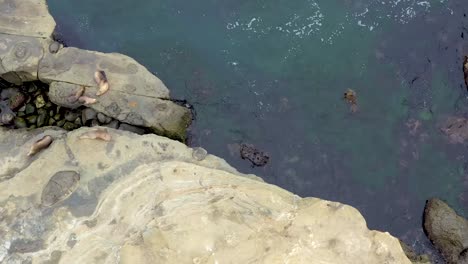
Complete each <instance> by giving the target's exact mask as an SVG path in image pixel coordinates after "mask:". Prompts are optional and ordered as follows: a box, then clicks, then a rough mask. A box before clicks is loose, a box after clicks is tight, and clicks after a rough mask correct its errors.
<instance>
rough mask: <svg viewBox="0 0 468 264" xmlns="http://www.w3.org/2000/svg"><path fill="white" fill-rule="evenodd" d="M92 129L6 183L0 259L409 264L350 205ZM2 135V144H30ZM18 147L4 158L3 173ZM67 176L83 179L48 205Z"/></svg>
mask: <svg viewBox="0 0 468 264" xmlns="http://www.w3.org/2000/svg"><path fill="white" fill-rule="evenodd" d="M92 129H95V128H81V129H78V130H76V131H73V132H69V133H68V134H64V133H63V132H60V133H63V134H55V140H54V143H53V144H52V145H51V146H50V147H49V148H48V149H47V151H44V152H40V153H38V154H37V156H36V157H35V159H34V160H32V161H30V162H29V163H28V164H27V166H25V167H23V168H22V169H18V170H16V172H15V173H14V174H12V175H9V176H10V177H5V178H3V180H2V181H0V204H1V205H2V206H0V211H1V212H0V213H1V216H0V218H1V221H0V234H2V235H1V236H0V262H1V261H2V260H3V261H7V262H6V263H9V262H8V261H13V260H15V261H16V260H26V259H28V258H29V259H30V260H31V261H32V263H42V262H44V261H48V260H50V261H52V260H54V261H55V262H56V263H132V264H133V263H330V264H331V263H333V264H339V263H398V264H404V263H410V262H409V260H408V259H407V258H406V256H405V255H404V253H403V250H402V248H401V246H400V244H399V242H398V240H397V239H396V238H394V237H392V236H390V235H389V234H388V233H382V232H378V231H370V230H368V229H367V227H366V223H365V220H364V218H363V217H362V216H361V214H360V213H359V212H358V211H357V210H356V209H354V208H352V207H350V206H347V205H343V204H340V203H335V202H329V201H324V200H320V199H316V198H300V197H298V196H296V195H294V194H292V193H290V192H288V191H285V190H283V189H281V188H279V187H277V186H274V185H270V184H266V183H264V182H261V181H257V180H253V179H252V178H249V177H246V176H247V175H243V174H240V173H239V172H237V171H236V170H235V169H233V168H232V167H230V166H229V165H228V164H226V162H225V161H224V160H222V159H219V158H217V157H214V156H212V155H209V154H208V155H207V156H206V157H205V158H204V159H202V160H198V159H195V158H193V150H192V149H191V148H188V147H186V146H185V145H183V144H181V143H179V142H176V141H172V140H169V139H167V138H163V137H159V136H156V135H144V136H138V135H135V134H133V133H129V132H125V131H120V130H113V129H108V131H109V133H111V134H112V141H110V142H105V141H94V140H79V136H80V135H81V134H83V133H85V132H86V131H90V130H92ZM0 132H1V133H0V148H4V147H5V146H3V145H5V144H11V143H8V142H12V140H13V141H16V142H17V144H26V143H27V142H29V141H28V140H22V141H20V140H19V138H23V137H24V134H22V136H21V135H20V136H17V137H18V138H15V136H14V134H9V133H8V132H5V131H4V130H1V131H0ZM24 133H26V132H24ZM41 133H42V134H47V133H59V132H53V131H52V132H51V131H42V132H41ZM20 134H21V133H20ZM2 136H3V137H5V136H9V137H10V141H7V140H2ZM11 137H13V138H11ZM36 137H37V136H36ZM30 140H32V139H30ZM18 149H21V150H22V151H20V153H10V154H3V156H1V157H0V166H1V167H0V170H1V171H11V167H12V166H15V164H12V163H4V162H1V161H2V160H4V159H8V158H11V157H10V156H14V157H16V156H18V155H20V156H19V157H21V153H22V152H24V151H25V149H26V148H25V147H22V146H21V145H19V146H18ZM16 159H17V160H21V158H16ZM63 171H66V172H68V171H73V173H75V172H76V174H79V178H78V177H74V180H75V182H72V183H73V185H72V184H68V185H70V186H72V187H73V188H72V187H70V186H68V187H67V189H66V190H65V191H66V192H64V193H63V194H64V195H62V196H60V197H59V198H58V199H54V203H47V206H44V205H42V204H41V202H43V201H44V196H45V195H46V194H45V193H44V192H45V191H43V190H44V188H45V187H46V186H50V183H49V182H50V179H51V178H52V177H54V178H53V181H54V183H55V182H59V179H58V177H59V176H60V175H61V174H60V173H59V174H58V173H57V172H63ZM57 175H59V176H57ZM63 175H68V174H63ZM65 180H66V179H65ZM76 181H77V182H76ZM58 187H59V186H55V187H54V189H57V188H58ZM46 190H47V189H46ZM70 192H71V193H70ZM2 248H3V249H4V250H3V251H2ZM2 252H3V253H2Z"/></svg>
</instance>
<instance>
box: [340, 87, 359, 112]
mask: <svg viewBox="0 0 468 264" xmlns="http://www.w3.org/2000/svg"><path fill="white" fill-rule="evenodd" d="M343 98H344V99H345V100H346V101H347V102H348V103H349V104H350V105H351V106H350V109H351V112H352V113H355V112H357V110H358V107H357V96H356V92H355V91H354V90H352V89H348V90H346V92H345V93H344V97H343Z"/></svg>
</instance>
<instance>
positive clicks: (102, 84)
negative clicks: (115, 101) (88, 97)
mask: <svg viewBox="0 0 468 264" xmlns="http://www.w3.org/2000/svg"><path fill="white" fill-rule="evenodd" d="M94 81H96V83H97V84H98V85H99V91H98V92H97V93H96V95H97V96H100V95H103V94H105V93H106V92H107V91H108V90H109V82H108V81H107V76H106V73H105V72H104V71H96V72H95V73H94Z"/></svg>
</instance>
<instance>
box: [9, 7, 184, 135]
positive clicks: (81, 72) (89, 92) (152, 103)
mask: <svg viewBox="0 0 468 264" xmlns="http://www.w3.org/2000/svg"><path fill="white" fill-rule="evenodd" d="M54 28H55V22H54V20H53V18H52V16H51V15H50V14H49V13H48V10H47V4H46V2H45V0H0V77H2V78H4V79H5V80H7V81H9V82H11V83H15V84H19V83H22V82H25V81H34V80H41V81H43V82H45V83H47V84H50V85H51V91H50V94H49V96H50V98H51V101H52V102H54V103H56V104H58V105H61V106H64V107H72V108H73V107H77V106H80V105H81V104H80V103H77V102H76V100H75V101H74V102H69V100H68V98H70V96H71V95H73V94H75V93H76V90H78V89H81V87H84V88H85V95H86V96H89V97H92V98H96V99H97V102H96V103H95V104H92V105H89V107H91V108H93V109H95V110H96V111H98V112H101V113H103V114H105V115H107V116H109V117H112V118H115V119H117V120H119V121H121V122H125V123H128V124H131V125H136V126H144V127H148V128H151V129H152V130H153V131H154V132H156V133H158V134H162V135H168V136H170V137H172V138H176V139H181V140H184V139H185V132H186V129H187V127H188V126H189V124H190V122H191V113H190V110H189V109H187V108H185V107H183V106H180V105H178V104H175V103H174V102H172V101H171V100H170V95H169V90H168V89H167V87H166V86H165V85H164V84H163V83H162V81H161V80H160V79H158V78H157V77H156V76H154V75H153V74H151V73H150V72H149V71H148V70H147V69H146V68H145V67H144V66H142V65H141V64H139V63H138V62H136V61H135V60H134V59H132V58H130V57H128V56H125V55H122V54H118V53H101V52H95V51H87V50H81V49H77V48H72V47H70V48H68V47H67V48H64V47H62V46H61V45H60V44H59V43H57V42H55V41H54V40H53V39H52V38H51V36H52V33H53V31H54ZM96 70H103V71H105V73H106V75H107V77H108V81H109V85H110V90H109V91H108V92H107V93H105V94H103V95H101V96H99V97H97V96H96V92H97V86H98V85H97V84H96V82H95V81H94V72H95V71H96Z"/></svg>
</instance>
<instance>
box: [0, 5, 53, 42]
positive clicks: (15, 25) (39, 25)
mask: <svg viewBox="0 0 468 264" xmlns="http://www.w3.org/2000/svg"><path fill="white" fill-rule="evenodd" d="M54 29H55V21H54V19H53V18H52V16H51V15H50V14H49V11H48V8H47V2H46V1H44V0H0V32H1V33H5V34H10V35H19V36H30V37H38V38H49V37H50V36H51V35H52V33H53V32H54Z"/></svg>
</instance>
